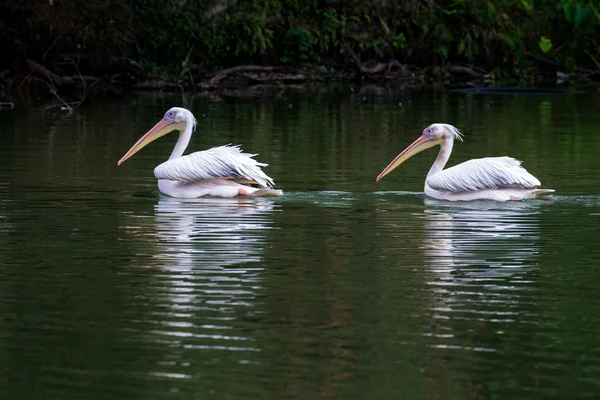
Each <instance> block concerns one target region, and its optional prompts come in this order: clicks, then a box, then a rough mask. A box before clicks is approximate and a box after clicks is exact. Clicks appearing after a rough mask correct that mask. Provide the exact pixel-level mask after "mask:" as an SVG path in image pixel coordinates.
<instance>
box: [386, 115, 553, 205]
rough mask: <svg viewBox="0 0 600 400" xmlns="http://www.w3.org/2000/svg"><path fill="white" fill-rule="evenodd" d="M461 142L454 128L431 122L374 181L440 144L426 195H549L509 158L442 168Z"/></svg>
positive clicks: (461, 197)
mask: <svg viewBox="0 0 600 400" xmlns="http://www.w3.org/2000/svg"><path fill="white" fill-rule="evenodd" d="M455 139H458V140H461V141H462V135H461V133H460V132H459V130H458V129H457V128H455V127H454V126H452V125H449V124H432V125H430V126H429V127H428V128H426V129H425V130H424V131H423V134H422V135H421V137H419V138H418V139H417V140H415V142H413V143H412V144H411V145H410V146H408V147H407V148H406V149H405V150H404V151H403V152H402V153H400V154H399V155H398V156H397V157H396V158H395V159H394V160H393V161H392V162H391V163H390V164H389V165H388V166H387V167H386V168H385V169H384V170H383V171H382V172H381V174H379V176H378V177H377V181H379V180H380V179H381V178H383V177H384V176H385V175H387V174H388V173H389V172H391V171H392V170H393V169H394V168H396V167H397V166H399V165H400V164H402V163H403V162H404V161H406V160H407V159H409V158H410V157H412V156H413V155H415V154H417V153H419V152H421V151H423V150H425V149H428V148H430V147H433V146H435V145H440V147H441V148H440V152H439V154H438V156H437V158H436V160H435V162H434V163H433V165H432V166H431V169H430V170H429V173H428V174H427V178H426V179H425V188H424V191H425V194H426V195H428V196H430V197H433V198H436V199H440V200H452V201H458V200H479V199H487V200H499V201H505V200H525V199H533V198H537V197H541V196H548V194H549V193H551V192H554V190H552V189H538V187H539V186H540V181H539V180H538V179H537V178H536V177H535V176H533V175H531V174H530V173H529V172H527V170H526V169H525V168H523V167H521V161H519V160H516V159H514V158H512V157H486V158H478V159H474V160H469V161H465V162H463V163H461V164H458V165H455V166H454V167H451V168H448V169H446V170H444V169H443V168H444V166H445V165H446V163H447V162H448V159H449V158H450V154H451V153H452V147H453V145H454V140H455Z"/></svg>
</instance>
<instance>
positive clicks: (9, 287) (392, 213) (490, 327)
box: [0, 88, 600, 399]
mask: <svg viewBox="0 0 600 400" xmlns="http://www.w3.org/2000/svg"><path fill="white" fill-rule="evenodd" d="M599 102H600V100H599V98H598V96H597V95H593V94H576V95H533V96H528V95H514V96H511V95H506V96H465V95H462V94H451V95H444V94H436V93H415V94H400V93H394V92H388V91H381V90H369V89H363V90H362V91H361V90H359V89H355V90H353V91H351V90H350V89H347V88H339V89H333V90H316V91H311V92H307V93H304V92H294V91H286V92H284V93H282V94H280V93H277V92H276V93H275V94H266V95H259V94H256V95H250V96H244V97H227V96H224V97H221V98H218V97H196V98H193V97H183V98H182V97H181V96H177V95H135V96H133V95H132V96H130V97H127V98H123V99H120V100H114V99H110V100H106V99H97V100H92V101H90V102H89V103H88V104H86V105H85V106H83V107H82V108H80V109H78V110H77V112H76V113H74V114H73V115H71V116H65V115H64V114H61V113H59V112H57V111H54V110H45V109H44V108H31V109H26V108H16V109H14V110H11V111H3V112H0V397H2V398H7V399H13V398H19V399H58V398H60V399H81V398H87V399H106V398H108V397H110V396H114V397H116V398H127V399H138V398H139V399H149V398H152V399H167V398H169V399H188V398H215V399H226V398H227V399H229V398H256V399H259V398H281V399H284V398H285V399H288V398H310V399H313V398H340V399H370V398H394V399H396V398H407V399H439V398H444V399H466V398H469V399H474V398H476V399H506V398H519V399H541V398H544V399H553V398H555V399H563V398H597V397H599V396H600V380H598V377H599V376H600V347H599V346H598V345H597V342H598V339H597V336H598V331H599V330H600V317H599V315H600V295H599V294H598V293H599V291H598V289H597V280H598V276H599V275H600V262H599V261H600V259H599V256H600V250H599V248H598V246H597V237H596V236H595V235H596V234H597V232H598V231H597V226H598V222H599V216H600V189H599V187H600V185H599V182H598V177H597V176H598V175H597V171H598V169H599V167H600V160H599V159H598V156H597V154H598V153H599V150H600V140H599V139H598V135H597V126H598V117H597V110H598V106H599V104H598V103H599ZM172 105H184V106H186V107H188V108H190V109H192V110H193V111H194V112H195V114H196V116H197V117H198V120H199V125H198V131H197V133H196V134H195V136H194V137H193V138H192V142H191V145H190V149H191V150H199V149H203V148H207V147H210V146H213V145H219V144H227V143H239V144H242V146H243V148H244V149H245V150H247V151H250V152H256V153H260V155H259V156H258V159H259V160H261V161H264V162H268V163H269V164H270V166H269V167H268V169H267V172H268V173H269V174H270V175H271V176H272V177H273V178H274V179H275V181H276V183H277V187H278V188H280V189H283V190H284V191H285V192H286V195H285V196H284V197H283V198H279V199H245V198H240V199H199V200H178V199H173V198H168V197H163V196H160V195H159V193H158V192H157V190H156V181H155V179H154V177H153V175H152V169H153V167H154V166H155V165H157V164H158V163H160V162H161V161H163V160H164V159H166V158H167V157H168V154H169V153H170V149H171V148H172V146H173V144H174V142H175V140H176V135H171V136H172V137H171V136H166V137H164V138H162V139H160V140H159V141H157V142H155V143H153V144H151V145H150V146H148V147H147V148H145V149H144V150H142V151H141V152H140V153H138V154H136V155H135V156H134V157H133V158H132V159H130V160H128V161H127V162H126V163H124V164H123V165H122V166H121V167H119V168H117V166H116V161H117V160H118V159H119V158H120V157H121V156H122V155H123V154H124V153H125V152H126V151H127V150H128V149H129V147H130V146H131V145H132V144H133V143H134V142H135V141H136V140H137V139H138V137H139V136H141V135H142V134H143V133H144V132H145V131H146V130H147V129H149V128H150V127H151V126H152V125H153V124H154V123H155V122H156V121H157V120H158V119H159V118H160V116H162V114H163V113H164V111H165V110H167V109H168V108H169V107H170V106H172ZM442 121H443V122H451V123H453V124H455V125H456V126H458V127H459V128H461V129H462V130H463V131H464V133H465V135H466V140H465V143H463V144H457V145H456V146H455V151H454V154H453V156H452V158H451V160H450V163H451V164H453V163H456V162H460V161H464V160H466V159H469V158H474V157H480V156H486V155H506V154H507V155H511V156H514V157H516V158H518V159H521V160H523V161H524V164H523V165H524V166H525V167H526V168H528V170H529V171H530V172H532V173H533V174H534V175H536V176H537V177H538V178H539V179H540V180H541V181H542V183H543V187H547V188H553V189H555V190H556V196H555V197H554V199H553V200H551V201H528V202H520V203H516V202H515V203H494V202H487V201H480V202H471V203H446V202H440V201H435V200H432V199H428V198H425V196H424V195H423V193H422V187H423V180H424V177H425V174H426V173H427V170H428V168H429V165H430V164H431V162H432V161H433V159H434V157H435V151H433V150H431V151H429V152H426V153H421V154H419V155H417V156H415V157H414V158H413V159H411V160H410V161H408V162H406V163H405V164H403V165H402V166H401V167H399V168H398V169H397V170H396V171H394V172H393V173H391V174H390V175H388V176H386V177H385V178H384V179H383V180H382V181H381V182H379V183H375V180H374V178H375V176H377V174H378V173H379V172H380V171H381V170H382V169H383V168H384V167H385V166H386V165H387V163H388V162H389V161H390V160H391V159H392V158H393V157H394V156H395V155H396V154H397V153H398V152H400V150H402V149H403V148H404V147H405V146H406V145H408V144H409V143H411V142H412V141H413V140H414V139H415V138H416V137H417V136H418V135H419V134H420V131H421V130H422V129H423V128H424V127H426V126H427V125H429V123H431V122H442Z"/></svg>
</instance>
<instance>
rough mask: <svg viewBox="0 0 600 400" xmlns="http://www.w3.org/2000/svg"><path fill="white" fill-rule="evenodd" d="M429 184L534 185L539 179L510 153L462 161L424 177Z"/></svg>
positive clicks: (464, 187) (462, 188)
mask: <svg viewBox="0 0 600 400" xmlns="http://www.w3.org/2000/svg"><path fill="white" fill-rule="evenodd" d="M427 185H429V187H430V188H432V189H435V190H439V191H443V192H468V191H474V190H483V189H497V188H499V187H514V188H522V189H535V188H536V187H538V186H540V181H539V180H538V179H537V178H536V177H535V176H533V175H531V174H530V173H529V172H527V170H526V169H525V168H523V167H521V161H519V160H515V159H514V158H511V157H486V158H477V159H475V160H469V161H465V162H464V163H461V164H458V165H455V166H454V167H451V168H448V169H445V170H443V171H442V172H439V173H437V174H435V175H433V176H431V177H429V178H427Z"/></svg>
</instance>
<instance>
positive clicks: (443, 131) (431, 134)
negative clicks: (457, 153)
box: [376, 123, 462, 182]
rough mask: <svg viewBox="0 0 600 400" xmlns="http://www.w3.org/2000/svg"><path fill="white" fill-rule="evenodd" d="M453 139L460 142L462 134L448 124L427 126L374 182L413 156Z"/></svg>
mask: <svg viewBox="0 0 600 400" xmlns="http://www.w3.org/2000/svg"><path fill="white" fill-rule="evenodd" d="M454 139H458V140H461V141H462V134H461V133H460V131H459V130H458V129H457V128H456V127H454V126H452V125H450V124H440V123H437V124H431V125H429V126H428V127H427V128H425V129H424V130H423V133H422V134H421V136H420V137H419V138H418V139H417V140H415V141H414V142H413V143H412V144H411V145H410V146H408V147H407V148H406V149H404V151H403V152H402V153H400V154H398V156H397V157H396V158H394V160H393V161H392V162H391V163H390V164H389V165H388V166H387V167H385V169H384V170H383V171H381V173H380V174H379V176H377V178H376V181H377V182H379V180H380V179H381V178H383V177H384V176H386V175H387V174H389V173H390V172H392V171H393V170H394V169H395V168H396V167H397V166H399V165H400V164H402V163H403V162H404V161H406V160H408V159H409V158H411V157H412V156H414V155H415V154H417V153H420V152H422V151H423V150H427V149H429V148H431V147H433V146H435V145H441V144H442V143H444V142H445V141H452V142H453V141H454Z"/></svg>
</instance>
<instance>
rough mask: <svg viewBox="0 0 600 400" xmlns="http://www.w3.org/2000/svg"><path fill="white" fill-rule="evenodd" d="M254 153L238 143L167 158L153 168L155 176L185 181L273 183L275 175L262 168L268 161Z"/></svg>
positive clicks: (263, 185) (266, 185)
mask: <svg viewBox="0 0 600 400" xmlns="http://www.w3.org/2000/svg"><path fill="white" fill-rule="evenodd" d="M255 155H256V154H249V153H243V152H242V150H241V149H240V147H239V145H236V146H218V147H213V148H212V149H208V150H203V151H197V152H195V153H192V154H189V155H187V156H182V157H178V158H175V159H172V160H169V161H165V162H164V163H162V164H160V165H159V166H157V167H156V168H155V169H154V176H156V178H157V179H167V180H171V181H183V182H193V181H201V180H210V179H215V178H231V179H243V180H248V181H254V182H256V183H258V184H259V185H260V186H261V187H273V179H271V178H270V177H269V176H268V175H266V174H265V173H264V172H263V171H262V170H261V167H265V166H267V165H268V164H265V163H261V162H258V161H256V160H255V159H254V158H252V157H254V156H255Z"/></svg>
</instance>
